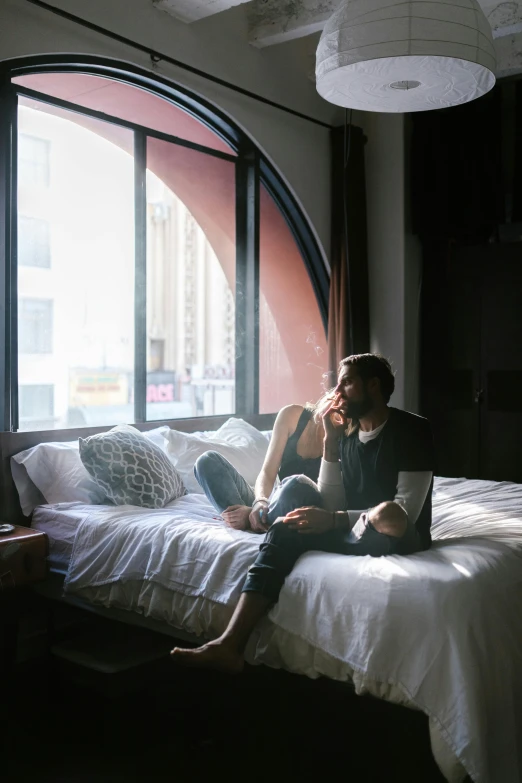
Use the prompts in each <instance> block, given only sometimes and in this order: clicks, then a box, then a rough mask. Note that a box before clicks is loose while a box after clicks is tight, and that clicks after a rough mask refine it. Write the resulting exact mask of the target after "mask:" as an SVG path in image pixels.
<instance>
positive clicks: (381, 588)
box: [65, 479, 522, 783]
mask: <svg viewBox="0 0 522 783" xmlns="http://www.w3.org/2000/svg"><path fill="white" fill-rule="evenodd" d="M90 509H91V513H89V514H88V515H87V516H86V517H85V518H84V519H83V521H82V522H81V523H80V525H79V527H78V531H77V535H76V539H75V543H74V548H73V553H72V557H71V563H70V568H69V571H68V575H67V578H66V583H65V590H66V592H68V593H76V594H79V595H81V596H83V597H84V598H86V599H87V600H89V601H93V602H95V603H101V604H104V605H105V606H107V607H118V608H127V609H130V610H135V611H138V612H142V613H144V614H145V615H148V616H152V617H154V618H156V619H161V620H164V621H166V622H168V623H170V624H171V625H173V626H175V627H178V628H183V629H184V630H186V631H189V632H192V633H195V634H198V635H204V636H215V635H217V634H218V633H219V632H220V631H221V630H222V629H223V627H224V625H225V624H226V622H227V620H228V618H229V617H230V614H231V612H232V610H233V607H234V605H235V602H236V601H237V598H238V596H239V593H240V590H241V586H242V583H243V580H244V576H245V573H246V571H247V569H248V567H249V565H250V564H251V563H252V561H253V560H254V558H255V556H256V553H257V549H258V546H259V538H258V537H257V536H254V535H252V534H247V533H240V532H236V531H232V530H230V529H228V528H226V527H225V526H224V525H223V523H222V522H221V521H220V520H219V519H217V518H215V517H216V515H215V512H214V511H213V510H212V509H211V507H210V506H209V505H208V504H207V502H206V500H205V499H204V498H203V497H201V496H195V495H188V496H186V497H184V498H182V499H180V500H178V501H176V502H175V503H174V504H172V505H171V506H170V507H168V508H165V509H163V510H161V511H149V510H145V509H138V508H134V507H130V506H126V507H119V508H113V509H109V508H108V507H100V508H97V509H96V508H95V507H90ZM432 532H433V536H434V539H436V540H435V541H434V544H433V547H432V549H431V550H430V551H429V552H423V553H420V554H417V555H414V556H410V557H398V556H392V557H383V558H371V557H357V558H355V557H354V558H352V557H343V556H341V555H331V554H325V553H318V552H311V553H308V554H306V555H304V556H303V557H302V558H301V559H300V560H299V561H298V563H297V565H296V567H295V569H294V571H293V572H292V574H291V575H290V577H289V578H288V579H287V580H286V582H285V586H284V589H283V591H282V593H281V596H280V600H279V602H278V603H277V605H276V606H275V607H274V609H273V610H272V611H271V613H270V614H269V616H268V618H267V620H266V621H265V622H263V623H261V624H260V626H259V628H258V629H257V631H256V632H255V634H253V636H252V638H251V640H250V646H249V649H248V652H247V659H248V660H250V661H251V662H263V663H266V664H268V665H271V666H284V667H285V668H286V669H289V670H291V671H295V672H300V673H303V674H306V675H308V676H310V677H318V676H321V675H326V676H328V677H332V678H334V679H338V680H353V681H354V682H355V685H356V688H357V690H358V691H359V692H363V691H364V690H370V691H371V692H372V693H374V694H376V695H379V696H382V697H384V698H389V699H392V700H394V701H402V702H403V703H406V704H410V705H414V706H416V707H418V708H420V709H422V710H423V711H424V712H425V713H426V714H427V715H428V716H429V717H430V727H431V732H432V741H433V743H434V752H435V755H436V758H437V761H438V762H439V765H440V766H441V768H442V770H443V772H444V774H445V775H446V777H447V779H448V780H451V781H457V780H459V779H461V777H462V768H459V766H458V765H455V764H452V763H451V761H452V759H454V758H457V759H458V760H459V762H460V763H461V765H462V767H463V768H465V770H466V771H467V773H468V774H469V775H470V776H471V777H472V779H473V780H475V781H477V783H521V782H522V485H516V484H508V483H494V482H484V481H466V480H462V479H436V485H435V494H434V524H433V528H432ZM459 536H460V538H458V537H459ZM441 738H442V739H443V741H444V743H445V745H446V746H447V748H449V749H451V751H452V754H451V755H450V756H448V754H447V753H446V754H445V753H444V752H443V751H444V744H443V743H441Z"/></svg>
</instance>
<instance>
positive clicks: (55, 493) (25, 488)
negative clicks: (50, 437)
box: [11, 426, 169, 517]
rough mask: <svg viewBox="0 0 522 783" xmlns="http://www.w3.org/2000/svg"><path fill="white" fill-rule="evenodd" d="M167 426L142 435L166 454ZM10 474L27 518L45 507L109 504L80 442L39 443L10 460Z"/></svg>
mask: <svg viewBox="0 0 522 783" xmlns="http://www.w3.org/2000/svg"><path fill="white" fill-rule="evenodd" d="M168 431H169V428H168V427H167V426H163V427H155V428H154V429H152V430H149V431H148V432H144V433H143V434H144V435H146V436H147V438H149V439H150V440H151V441H152V442H153V443H155V444H156V445H157V446H160V448H161V449H162V450H163V451H164V452H165V453H166V451H167V442H166V440H165V435H166V433H167V432H168ZM11 473H12V475H13V481H14V483H15V486H16V489H17V490H18V495H19V497H20V506H21V508H22V512H23V514H24V516H26V517H28V516H30V515H31V514H32V513H33V511H34V509H35V508H36V506H40V505H42V504H43V503H74V502H77V503H86V504H87V505H93V506H95V505H99V504H102V503H104V502H106V498H105V496H104V493H103V491H102V490H101V489H100V487H99V486H98V484H96V482H95V481H94V479H93V478H92V477H91V475H90V474H89V472H88V470H87V469H86V467H85V466H84V464H83V462H82V461H81V459H80V452H79V447H78V441H77V440H73V441H67V442H52V443H39V444H38V445H37V446H33V447H32V448H30V449H26V450H25V451H21V452H20V453H19V454H15V455H14V456H13V457H11Z"/></svg>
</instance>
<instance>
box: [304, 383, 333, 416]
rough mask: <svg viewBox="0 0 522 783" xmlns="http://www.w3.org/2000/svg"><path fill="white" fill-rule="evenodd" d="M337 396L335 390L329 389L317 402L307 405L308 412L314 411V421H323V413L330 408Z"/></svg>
mask: <svg viewBox="0 0 522 783" xmlns="http://www.w3.org/2000/svg"><path fill="white" fill-rule="evenodd" d="M334 396H335V389H328V390H327V391H325V392H324V394H321V396H320V397H319V399H318V400H317V402H307V403H306V405H305V408H306V410H309V411H312V413H313V415H314V421H315V423H316V424H317V422H318V421H319V420H320V419H321V417H322V415H323V413H324V412H325V410H326V409H327V408H328V406H329V405H330V403H331V402H332V400H333V398H334Z"/></svg>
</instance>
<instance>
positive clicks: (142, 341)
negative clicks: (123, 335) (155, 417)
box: [134, 131, 147, 422]
mask: <svg viewBox="0 0 522 783" xmlns="http://www.w3.org/2000/svg"><path fill="white" fill-rule="evenodd" d="M146 172H147V136H146V135H145V133H142V132H141V131H135V132H134V259H135V264H134V421H136V422H142V421H146V420H147V178H146Z"/></svg>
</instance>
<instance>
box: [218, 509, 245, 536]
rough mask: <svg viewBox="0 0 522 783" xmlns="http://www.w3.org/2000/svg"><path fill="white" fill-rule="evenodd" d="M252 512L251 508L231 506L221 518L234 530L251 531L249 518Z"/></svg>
mask: <svg viewBox="0 0 522 783" xmlns="http://www.w3.org/2000/svg"><path fill="white" fill-rule="evenodd" d="M251 511H252V509H251V508H250V506H229V507H228V508H226V509H225V510H224V511H223V513H222V514H221V516H222V517H223V519H224V520H225V523H226V524H227V525H228V526H229V527H232V528H234V530H250V522H249V519H248V517H249V515H250V512H251Z"/></svg>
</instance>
